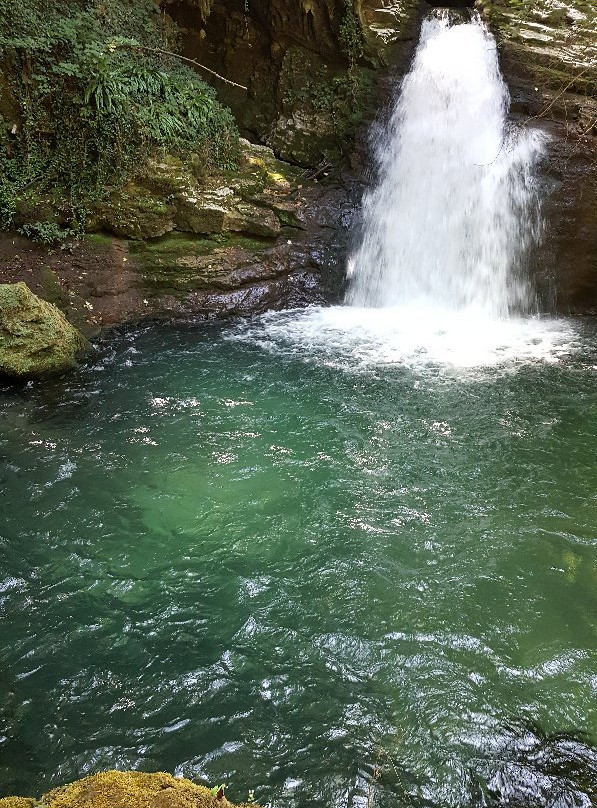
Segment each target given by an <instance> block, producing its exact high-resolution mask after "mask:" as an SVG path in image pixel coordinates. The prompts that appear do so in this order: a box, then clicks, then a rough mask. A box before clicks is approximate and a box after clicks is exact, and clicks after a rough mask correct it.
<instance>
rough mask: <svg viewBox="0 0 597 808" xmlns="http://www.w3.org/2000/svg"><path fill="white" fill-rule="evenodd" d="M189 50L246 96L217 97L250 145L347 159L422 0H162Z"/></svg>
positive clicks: (287, 155) (410, 35)
mask: <svg viewBox="0 0 597 808" xmlns="http://www.w3.org/2000/svg"><path fill="white" fill-rule="evenodd" d="M163 5H165V7H166V9H167V11H168V13H169V14H170V15H171V16H172V17H173V18H174V19H175V21H176V22H177V23H178V25H179V26H180V27H181V28H182V30H183V32H184V35H183V49H184V52H185V54H186V55H187V56H189V57H191V58H196V59H198V60H199V61H201V62H203V63H204V64H206V65H207V66H209V67H210V68H212V69H214V70H216V71H218V72H220V73H221V74H223V75H225V76H226V77H228V78H231V79H232V80H233V81H236V82H237V83H239V84H243V85H246V86H247V88H248V91H247V92H243V91H242V90H238V89H234V88H230V87H228V86H226V85H224V84H218V92H219V93H220V95H221V97H222V98H223V100H224V101H225V103H226V104H228V105H229V106H230V107H231V109H232V110H233V112H234V113H235V116H236V118H237V120H238V123H239V126H240V127H241V129H242V130H244V132H245V133H247V134H249V135H250V136H251V137H252V138H256V139H258V140H259V141H260V142H261V143H264V144H267V145H268V146H270V147H271V148H272V149H273V150H274V152H275V154H276V155H277V156H278V157H280V158H282V159H284V160H287V161H289V162H291V163H296V164H299V165H302V166H317V165H320V164H322V165H323V164H325V163H331V164H336V163H338V162H339V161H341V160H342V159H346V158H347V157H349V156H350V154H351V152H352V148H353V141H354V137H355V134H356V133H357V132H358V131H359V130H360V129H361V128H362V126H363V125H366V123H367V122H370V121H371V120H372V119H373V118H374V117H375V115H376V113H377V107H378V101H379V98H380V88H379V87H378V82H379V79H380V72H379V69H380V68H381V67H384V66H387V64H388V63H389V62H390V61H392V62H394V61H395V60H396V58H397V55H396V52H397V51H399V50H400V46H401V45H403V46H405V47H404V48H403V50H404V51H405V52H406V53H408V54H410V52H411V51H412V46H413V44H414V40H415V38H416V28H417V21H418V19H419V17H420V15H421V13H422V12H423V8H422V5H423V6H424V5H425V4H421V3H420V2H418V0H355V2H353V0H248V2H246V3H245V2H244V0H212V2H211V3H210V6H209V14H203V15H202V14H201V13H200V12H199V10H198V8H197V6H196V4H195V3H194V2H193V0H166V2H165V3H163Z"/></svg>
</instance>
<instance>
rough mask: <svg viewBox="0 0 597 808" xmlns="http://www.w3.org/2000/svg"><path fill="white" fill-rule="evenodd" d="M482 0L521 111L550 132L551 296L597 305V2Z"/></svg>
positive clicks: (536, 268)
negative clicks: (489, 0) (488, 0)
mask: <svg viewBox="0 0 597 808" xmlns="http://www.w3.org/2000/svg"><path fill="white" fill-rule="evenodd" d="M478 5H479V6H480V7H481V8H482V11H483V14H484V15H485V17H486V18H487V20H488V22H489V24H490V26H491V27H492V29H493V31H494V33H495V35H496V39H497V41H498V47H499V51H500V62H501V66H502V70H503V72H504V75H505V78H506V81H507V83H508V86H509V88H510V92H511V95H512V113H513V117H514V119H515V120H516V122H517V123H518V124H522V125H525V126H535V127H539V128H541V129H542V130H543V131H545V132H546V133H547V135H548V137H549V142H548V144H547V153H546V159H545V160H544V161H543V164H542V167H541V174H542V179H543V189H542V192H543V196H544V199H545V205H544V216H545V222H546V228H545V235H544V239H543V243H542V245H541V247H540V248H539V250H538V251H537V252H536V254H535V256H534V261H533V267H532V269H533V272H534V274H535V277H536V278H537V283H538V285H539V287H540V289H541V291H542V293H543V299H544V303H545V304H547V305H554V304H555V306H556V308H557V309H558V310H559V311H563V312H568V311H571V312H587V311H588V312H591V311H597V39H596V36H595V31H596V30H597V3H596V2H594V0H589V1H588V2H586V1H583V0H572V2H563V1H562V0H537V1H536V2H533V3H528V2H511V0H493V1H492V2H485V0H484V1H483V2H482V4H481V3H479V4H478Z"/></svg>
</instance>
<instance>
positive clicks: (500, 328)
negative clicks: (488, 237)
mask: <svg viewBox="0 0 597 808" xmlns="http://www.w3.org/2000/svg"><path fill="white" fill-rule="evenodd" d="M229 338H231V339H236V340H242V341H248V342H253V343H255V344H259V345H260V346H261V347H263V348H265V349H267V350H272V351H276V352H279V351H284V352H290V353H294V354H296V355H297V356H301V357H303V358H308V359H311V360H314V361H318V362H323V363H325V364H329V365H333V366H335V367H339V368H345V369H349V370H357V369H358V370H366V369H368V368H372V367H376V366H379V365H404V366H406V367H409V368H411V369H412V370H415V371H418V372H425V371H427V370H428V369H429V368H430V367H434V366H437V365H441V366H445V368H446V369H457V370H460V371H462V370H465V369H469V370H472V369H480V368H493V369H494V370H495V369H496V368H497V367H498V366H502V367H504V368H512V367H516V366H517V365H519V364H520V363H522V362H550V363H554V362H559V361H560V360H561V359H562V358H563V357H565V356H568V355H569V354H570V353H571V352H573V351H574V350H575V349H576V347H577V343H578V337H577V334H576V332H575V330H574V328H573V325H572V324H571V323H570V322H569V321H565V320H555V319H553V320H550V319H541V318H538V317H537V318H522V317H520V318H509V319H488V318H487V317H486V315H485V314H484V313H483V312H479V311H477V312H474V311H467V312H466V313H465V314H463V313H462V312H457V311H450V310H448V309H444V308H441V307H431V306H429V307H421V306H397V307H392V308H383V309H370V308H357V307H353V306H334V307H331V308H320V307H312V308H310V309H307V310H305V311H299V312H297V311H287V312H273V313H270V314H268V315H265V316H264V317H263V318H261V320H259V321H257V322H253V323H250V324H244V325H242V326H241V327H239V328H238V329H236V330H235V331H233V332H232V333H231V334H229Z"/></svg>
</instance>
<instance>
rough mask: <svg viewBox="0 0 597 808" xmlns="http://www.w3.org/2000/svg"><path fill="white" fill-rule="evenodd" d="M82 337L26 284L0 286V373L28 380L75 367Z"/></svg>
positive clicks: (63, 317) (58, 311) (85, 343)
mask: <svg viewBox="0 0 597 808" xmlns="http://www.w3.org/2000/svg"><path fill="white" fill-rule="evenodd" d="M86 345H87V342H86V340H85V339H84V337H83V336H82V335H81V334H80V333H79V332H78V331H77V330H76V328H74V327H73V326H72V325H71V324H70V323H69V322H68V321H67V320H66V318H65V316H64V315H63V314H62V312H61V311H60V310H59V309H57V308H56V306H54V305H52V304H51V303H48V302H46V301H45V300H41V299H40V298H39V297H37V296H36V295H34V294H33V292H31V290H30V289H29V288H28V286H27V285H26V284H25V283H5V284H0V373H4V374H7V375H9V376H15V377H17V378H22V379H27V378H32V377H35V376H40V375H43V374H46V373H59V372H62V371H64V370H68V369H69V368H71V367H73V365H74V364H75V358H76V355H77V353H78V352H79V351H81V350H82V349H83V348H85V346H86Z"/></svg>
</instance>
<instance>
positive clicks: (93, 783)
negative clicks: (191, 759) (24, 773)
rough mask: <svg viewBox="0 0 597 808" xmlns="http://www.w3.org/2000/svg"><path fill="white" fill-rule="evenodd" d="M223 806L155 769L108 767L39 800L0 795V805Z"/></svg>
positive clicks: (31, 807) (204, 791)
mask: <svg viewBox="0 0 597 808" xmlns="http://www.w3.org/2000/svg"><path fill="white" fill-rule="evenodd" d="M36 806H39V808H227V806H228V807H229V806H231V803H229V802H228V800H227V799H225V798H224V797H221V798H220V799H217V797H216V796H214V795H213V794H212V792H211V791H210V790H209V789H207V788H205V787H204V786H198V785H196V784H195V783H192V782H191V781H190V780H184V779H178V778H175V777H172V775H170V774H164V773H163V772H158V773H157V774H145V773H143V772H117V771H108V772H101V773H100V774H93V775H91V776H90V777H84V778H83V779H82V780H77V781H76V782H74V783H70V784H69V785H66V786H61V787H60V788H55V789H53V790H52V791H49V792H48V793H47V794H44V795H43V797H41V799H40V800H34V799H29V798H24V797H5V798H4V799H0V808H35V807H36Z"/></svg>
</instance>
